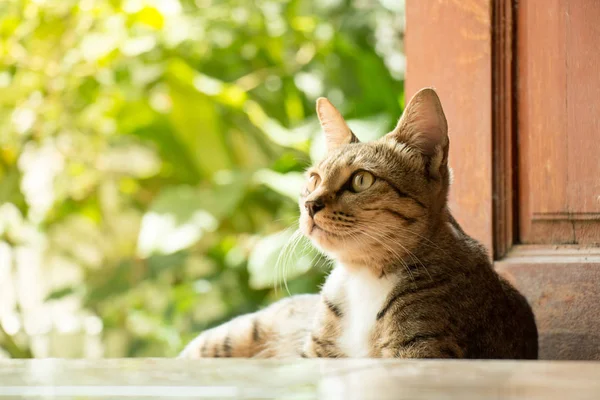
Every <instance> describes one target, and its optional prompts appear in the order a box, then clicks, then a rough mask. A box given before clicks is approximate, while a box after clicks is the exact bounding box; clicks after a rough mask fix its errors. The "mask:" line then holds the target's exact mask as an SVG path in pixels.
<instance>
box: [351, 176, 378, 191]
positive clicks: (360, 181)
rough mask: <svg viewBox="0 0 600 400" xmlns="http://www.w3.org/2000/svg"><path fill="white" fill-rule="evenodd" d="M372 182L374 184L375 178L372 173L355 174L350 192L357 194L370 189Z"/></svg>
mask: <svg viewBox="0 0 600 400" xmlns="http://www.w3.org/2000/svg"><path fill="white" fill-rule="evenodd" d="M373 182H375V177H374V176H373V174H372V173H370V172H367V171H360V172H357V173H356V174H354V176H353V177H352V190H354V191H355V192H357V193H358V192H362V191H364V190H367V189H368V188H370V187H371V185H373Z"/></svg>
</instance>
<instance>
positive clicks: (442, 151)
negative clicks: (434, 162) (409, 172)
mask: <svg viewBox="0 0 600 400" xmlns="http://www.w3.org/2000/svg"><path fill="white" fill-rule="evenodd" d="M388 137H391V138H393V139H394V140H396V141H397V142H400V143H405V144H407V145H409V146H411V147H413V148H416V149H418V150H419V151H420V152H421V153H422V154H423V155H424V156H427V157H433V156H441V157H440V160H439V161H440V162H441V163H442V164H445V163H446V162H447V160H448V144H449V143H448V142H449V141H448V123H447V122H446V116H445V115H444V111H443V109H442V103H441V101H440V98H439V97H438V95H437V93H436V92H435V90H433V89H432V88H424V89H421V90H420V91H418V92H417V93H416V94H415V95H414V96H413V97H412V99H410V101H409V102H408V104H407V105H406V108H405V109H404V113H403V114H402V118H400V121H399V122H398V125H397V126H396V128H395V129H394V130H393V131H392V132H390V133H388Z"/></svg>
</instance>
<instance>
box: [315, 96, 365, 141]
mask: <svg viewBox="0 0 600 400" xmlns="http://www.w3.org/2000/svg"><path fill="white" fill-rule="evenodd" d="M317 116H318V117H319V122H320V123H321V128H323V133H325V142H326V144H327V151H331V150H333V149H335V148H337V147H340V146H343V145H346V144H350V143H358V142H359V140H358V138H357V137H356V136H355V135H354V133H352V131H351V130H350V128H349V127H348V124H346V121H344V117H342V114H340V112H339V111H338V110H337V108H335V107H334V106H333V104H331V102H330V101H329V100H327V99H326V98H324V97H319V98H318V99H317Z"/></svg>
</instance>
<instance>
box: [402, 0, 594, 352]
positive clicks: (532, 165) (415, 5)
mask: <svg viewBox="0 0 600 400" xmlns="http://www.w3.org/2000/svg"><path fill="white" fill-rule="evenodd" d="M406 12H407V13H406V52H407V76H406V80H407V85H406V87H407V93H406V95H407V96H411V95H412V94H413V93H414V92H415V91H416V90H418V89H419V88H420V87H422V86H435V87H437V89H438V91H439V93H440V97H441V98H442V101H443V102H444V106H445V109H446V111H447V113H448V114H449V115H448V121H449V126H450V141H451V142H450V143H451V145H450V148H451V154H450V157H451V158H450V159H451V164H452V167H453V169H454V172H455V183H454V185H453V187H452V189H451V191H452V194H451V204H450V205H451V207H452V209H453V211H454V212H455V214H456V215H457V219H458V220H459V222H460V223H461V224H462V225H463V226H464V227H465V229H466V230H467V231H468V232H469V233H470V234H472V235H473V236H474V237H476V238H477V239H479V240H480V241H481V242H483V243H484V244H485V245H486V246H487V247H488V248H489V249H490V256H491V257H493V259H494V264H495V267H496V268H497V270H498V271H499V272H500V273H501V274H503V275H504V276H506V277H507V278H508V279H510V280H511V281H512V282H513V283H514V284H515V285H516V286H517V287H518V288H519V289H520V290H521V291H522V292H523V293H524V294H525V295H526V296H527V298H528V300H529V302H530V303H531V305H532V306H533V308H534V312H535V315H536V321H537V324H538V329H539V332H540V357H541V358H543V359H600V24H598V21H600V1H597V0H547V1H545V2H544V3H543V5H542V4H540V3H539V2H536V1H532V0H520V1H515V0H465V1H454V0H443V1H442V0H440V1H431V2H430V1H426V2H422V1H416V0H407V3H406Z"/></svg>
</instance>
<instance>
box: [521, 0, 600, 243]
mask: <svg viewBox="0 0 600 400" xmlns="http://www.w3.org/2000/svg"><path fill="white" fill-rule="evenodd" d="M519 4H520V6H519V9H518V18H517V21H518V23H517V32H518V46H517V49H518V50H517V53H518V79H519V81H518V85H519V86H518V87H519V90H518V115H519V118H518V120H519V122H518V129H519V131H518V132H519V133H518V135H519V145H520V146H519V171H520V206H521V207H520V239H521V242H523V243H579V244H600V178H599V177H600V161H599V158H598V148H599V146H600V118H598V115H600V73H599V71H598V65H600V40H599V39H598V38H600V25H599V24H598V20H600V2H598V1H595V0H583V1H580V0H576V1H575V0H548V1H546V2H545V3H544V7H540V6H539V4H536V2H532V1H527V2H520V3H519Z"/></svg>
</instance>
